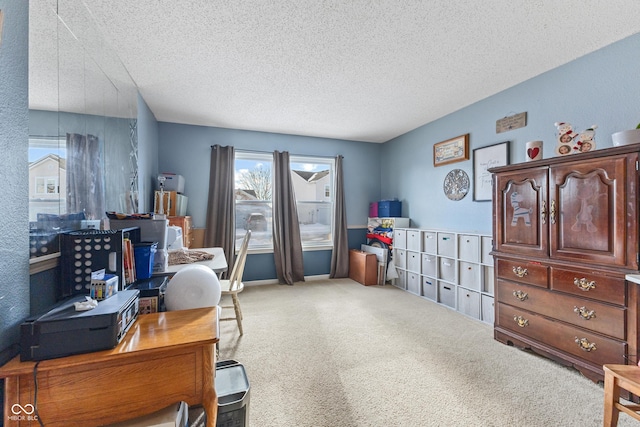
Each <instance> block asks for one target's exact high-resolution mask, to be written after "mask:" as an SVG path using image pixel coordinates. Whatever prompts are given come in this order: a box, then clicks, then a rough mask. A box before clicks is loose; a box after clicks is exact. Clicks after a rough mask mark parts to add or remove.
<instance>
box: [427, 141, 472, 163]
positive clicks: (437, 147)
mask: <svg viewBox="0 0 640 427" xmlns="http://www.w3.org/2000/svg"><path fill="white" fill-rule="evenodd" d="M463 160H469V134H466V135H460V136H457V137H455V138H451V139H448V140H446V141H442V142H438V143H437V144H433V166H442V165H446V164H449V163H455V162H461V161H463Z"/></svg>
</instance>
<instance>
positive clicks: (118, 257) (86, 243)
mask: <svg viewBox="0 0 640 427" xmlns="http://www.w3.org/2000/svg"><path fill="white" fill-rule="evenodd" d="M126 235H128V236H129V239H130V240H131V241H132V242H133V243H138V242H140V228H138V227H131V228H124V229H122V230H78V231H71V232H69V233H64V234H62V235H61V240H60V257H61V258H60V260H61V264H62V265H61V268H60V270H61V274H62V280H61V281H60V289H59V293H58V298H66V297H69V296H73V295H83V294H85V295H88V294H89V287H90V286H91V272H92V271H96V270H101V269H103V268H104V269H105V272H106V273H109V274H115V275H116V276H118V282H119V283H118V289H119V290H122V289H124V286H125V281H124V258H123V256H122V255H123V252H124V251H123V242H124V238H125V236H126ZM112 253H113V254H114V255H110V254H112ZM110 256H113V257H115V270H112V269H111V268H109V257H110Z"/></svg>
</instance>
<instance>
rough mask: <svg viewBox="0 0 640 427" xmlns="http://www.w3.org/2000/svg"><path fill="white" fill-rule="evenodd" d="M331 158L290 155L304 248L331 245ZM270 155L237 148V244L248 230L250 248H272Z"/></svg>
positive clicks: (332, 162) (271, 159)
mask: <svg viewBox="0 0 640 427" xmlns="http://www.w3.org/2000/svg"><path fill="white" fill-rule="evenodd" d="M333 165H334V161H333V159H323V158H318V157H307V156H290V168H291V179H292V182H293V191H294V193H295V195H296V202H297V208H298V222H299V223H300V235H301V239H302V247H303V249H310V248H313V247H316V248H317V247H326V246H330V245H332V224H333V209H334V200H333V191H332V189H333V180H334V173H333ZM272 167H273V156H271V155H270V154H265V153H250V152H238V151H236V158H235V199H236V246H238V245H239V244H240V242H241V240H242V238H243V237H244V235H245V233H246V230H251V233H252V234H251V240H250V241H249V248H250V249H251V250H260V249H262V250H272V249H273V231H272V230H273V228H272V220H273V205H272V185H273V177H272V174H271V171H272Z"/></svg>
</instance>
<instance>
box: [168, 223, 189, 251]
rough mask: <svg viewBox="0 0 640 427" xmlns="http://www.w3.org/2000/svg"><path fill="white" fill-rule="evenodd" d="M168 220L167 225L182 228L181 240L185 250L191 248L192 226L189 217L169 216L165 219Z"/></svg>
mask: <svg viewBox="0 0 640 427" xmlns="http://www.w3.org/2000/svg"><path fill="white" fill-rule="evenodd" d="M167 219H168V220H169V225H175V226H176V227H181V228H182V240H183V242H184V243H183V244H184V247H185V248H190V247H191V242H192V241H193V234H192V229H193V226H192V224H191V217H190V216H170V217H167Z"/></svg>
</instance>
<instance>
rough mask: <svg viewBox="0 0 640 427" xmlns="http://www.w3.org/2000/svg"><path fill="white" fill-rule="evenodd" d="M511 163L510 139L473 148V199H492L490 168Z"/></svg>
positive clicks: (480, 200) (476, 200)
mask: <svg viewBox="0 0 640 427" xmlns="http://www.w3.org/2000/svg"><path fill="white" fill-rule="evenodd" d="M508 164H509V141H505V142H499V143H498V144H493V145H488V146H486V147H481V148H476V149H475V150H473V201H475V202H482V201H491V198H492V196H493V180H492V179H491V172H489V169H491V168H495V167H498V166H504V165H508Z"/></svg>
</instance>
